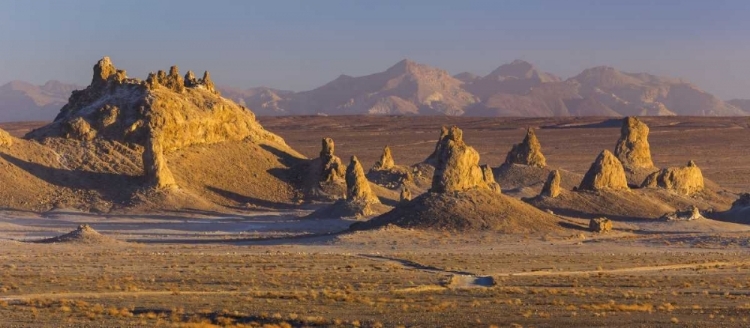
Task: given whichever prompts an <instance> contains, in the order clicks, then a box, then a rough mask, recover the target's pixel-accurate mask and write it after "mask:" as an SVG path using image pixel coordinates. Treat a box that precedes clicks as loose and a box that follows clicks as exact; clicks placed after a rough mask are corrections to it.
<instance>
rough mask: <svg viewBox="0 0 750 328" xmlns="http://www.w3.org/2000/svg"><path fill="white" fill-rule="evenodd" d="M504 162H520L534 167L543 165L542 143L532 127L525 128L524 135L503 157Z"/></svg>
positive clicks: (544, 160)
mask: <svg viewBox="0 0 750 328" xmlns="http://www.w3.org/2000/svg"><path fill="white" fill-rule="evenodd" d="M505 164H521V165H528V166H534V167H545V166H546V165H547V160H546V159H545V158H544V154H542V145H541V144H540V143H539V139H538V138H537V137H536V133H534V130H533V129H527V130H526V137H525V138H524V139H523V141H522V142H521V143H519V144H515V145H513V148H512V149H511V150H510V152H508V155H507V156H506V157H505Z"/></svg>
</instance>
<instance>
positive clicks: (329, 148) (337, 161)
mask: <svg viewBox="0 0 750 328" xmlns="http://www.w3.org/2000/svg"><path fill="white" fill-rule="evenodd" d="M334 150H335V144H334V142H333V139H331V138H323V139H322V140H321V149H320V163H321V172H320V181H321V182H330V181H334V180H337V179H341V178H343V177H344V174H345V173H346V171H345V169H346V168H345V167H344V165H343V164H342V163H341V158H339V157H338V156H336V155H334V154H333V152H334Z"/></svg>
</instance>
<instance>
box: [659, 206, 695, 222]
mask: <svg viewBox="0 0 750 328" xmlns="http://www.w3.org/2000/svg"><path fill="white" fill-rule="evenodd" d="M660 219H661V220H665V221H692V220H698V219H703V215H701V211H700V209H698V207H697V206H691V207H690V209H688V210H685V211H676V212H673V213H667V214H664V216H662V217H661V218H660Z"/></svg>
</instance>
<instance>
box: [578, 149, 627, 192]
mask: <svg viewBox="0 0 750 328" xmlns="http://www.w3.org/2000/svg"><path fill="white" fill-rule="evenodd" d="M578 189H579V190H591V191H597V190H603V189H609V190H629V188H628V180H627V178H626V177H625V169H624V168H623V167H622V163H620V160H618V159H617V157H615V155H613V154H612V153H611V152H609V151H608V150H604V151H602V152H601V153H600V154H599V156H598V157H597V158H596V160H595V161H594V163H593V164H591V167H590V168H589V170H588V171H587V172H586V175H584V176H583V181H581V185H580V186H579V187H578Z"/></svg>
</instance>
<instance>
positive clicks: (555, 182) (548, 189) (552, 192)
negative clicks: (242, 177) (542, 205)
mask: <svg viewBox="0 0 750 328" xmlns="http://www.w3.org/2000/svg"><path fill="white" fill-rule="evenodd" d="M560 181H562V176H560V171H559V170H553V171H551V172H550V173H549V176H548V177H547V181H546V182H545V183H544V186H542V192H541V193H540V194H539V195H540V196H543V197H552V198H555V197H557V196H560V192H561V188H560Z"/></svg>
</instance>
